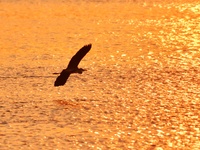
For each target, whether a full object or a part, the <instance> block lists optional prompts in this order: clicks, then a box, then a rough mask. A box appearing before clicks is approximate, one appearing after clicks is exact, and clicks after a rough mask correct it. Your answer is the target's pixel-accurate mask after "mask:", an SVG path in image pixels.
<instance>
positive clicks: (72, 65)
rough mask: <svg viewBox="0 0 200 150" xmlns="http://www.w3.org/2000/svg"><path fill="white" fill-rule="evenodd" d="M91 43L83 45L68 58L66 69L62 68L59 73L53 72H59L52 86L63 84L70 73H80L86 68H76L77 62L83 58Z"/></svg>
mask: <svg viewBox="0 0 200 150" xmlns="http://www.w3.org/2000/svg"><path fill="white" fill-rule="evenodd" d="M91 47H92V44H88V45H85V46H83V47H82V48H81V49H80V50H79V51H78V52H77V53H76V54H75V55H74V56H73V57H72V58H71V60H70V62H69V64H68V66H67V68H66V69H63V70H62V72H61V73H54V74H60V75H59V76H58V77H57V78H56V81H55V82H54V86H63V85H64V84H65V83H66V82H67V79H68V78H69V76H70V74H72V73H79V74H82V73H83V71H86V69H82V68H78V64H79V63H80V61H81V60H82V59H83V57H84V56H85V55H86V54H87V53H88V52H89V51H90V49H91Z"/></svg>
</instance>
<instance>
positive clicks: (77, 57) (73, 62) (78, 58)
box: [67, 44, 92, 69]
mask: <svg viewBox="0 0 200 150" xmlns="http://www.w3.org/2000/svg"><path fill="white" fill-rule="evenodd" d="M91 47H92V44H88V45H85V46H83V47H82V48H81V49H80V50H79V51H78V52H77V53H76V54H75V55H74V56H73V57H72V59H71V60H70V62H69V64H68V66H67V69H70V68H77V67H78V64H79V63H80V61H81V59H82V58H83V57H84V56H85V55H86V54H87V53H88V52H89V51H90V49H91Z"/></svg>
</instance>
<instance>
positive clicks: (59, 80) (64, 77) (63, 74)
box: [54, 70, 70, 86]
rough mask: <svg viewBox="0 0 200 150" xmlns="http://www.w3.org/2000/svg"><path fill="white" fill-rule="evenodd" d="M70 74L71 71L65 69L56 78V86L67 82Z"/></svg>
mask: <svg viewBox="0 0 200 150" xmlns="http://www.w3.org/2000/svg"><path fill="white" fill-rule="evenodd" d="M69 76H70V72H67V71H66V70H63V71H62V72H61V73H60V75H59V76H58V77H57V78H56V81H55V82H54V86H62V85H64V84H65V83H66V82H67V79H68V78H69Z"/></svg>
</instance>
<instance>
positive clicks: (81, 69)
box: [78, 68, 87, 74]
mask: <svg viewBox="0 0 200 150" xmlns="http://www.w3.org/2000/svg"><path fill="white" fill-rule="evenodd" d="M83 71H87V70H86V69H83V68H79V69H78V73H79V74H82V73H83Z"/></svg>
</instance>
